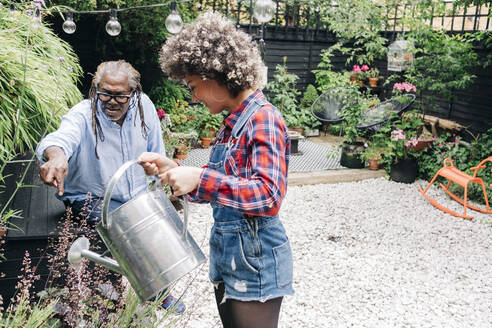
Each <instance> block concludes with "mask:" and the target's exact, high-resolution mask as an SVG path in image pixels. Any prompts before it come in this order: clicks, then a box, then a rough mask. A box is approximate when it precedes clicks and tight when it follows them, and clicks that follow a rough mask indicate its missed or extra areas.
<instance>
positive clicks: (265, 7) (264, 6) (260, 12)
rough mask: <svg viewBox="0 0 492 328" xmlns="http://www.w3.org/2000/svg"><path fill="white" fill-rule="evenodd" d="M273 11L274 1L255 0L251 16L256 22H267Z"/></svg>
mask: <svg viewBox="0 0 492 328" xmlns="http://www.w3.org/2000/svg"><path fill="white" fill-rule="evenodd" d="M274 13H275V3H274V2H273V1H272V0H256V3H255V8H254V9H253V16H254V17H255V18H256V20H257V21H258V22H260V23H261V24H264V23H266V22H269V21H270V20H271V19H272V18H273V15H274Z"/></svg>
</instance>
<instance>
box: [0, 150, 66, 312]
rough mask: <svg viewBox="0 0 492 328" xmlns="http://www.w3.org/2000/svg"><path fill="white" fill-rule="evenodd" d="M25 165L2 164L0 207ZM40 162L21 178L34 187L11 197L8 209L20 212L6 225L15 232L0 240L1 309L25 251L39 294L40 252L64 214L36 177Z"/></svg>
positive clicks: (43, 272)
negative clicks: (0, 251)
mask: <svg viewBox="0 0 492 328" xmlns="http://www.w3.org/2000/svg"><path fill="white" fill-rule="evenodd" d="M32 158H33V157H32V154H31V153H28V154H25V155H24V156H21V157H19V158H16V159H17V160H31V159H32ZM28 163H29V162H17V163H9V164H7V165H6V167H5V170H4V172H3V173H4V175H5V176H6V177H7V178H6V179H5V180H6V181H5V191H4V192H3V193H0V204H2V206H3V205H4V204H6V202H7V200H8V199H9V198H10V196H11V195H12V193H13V191H14V190H15V185H16V182H17V181H19V180H20V177H21V176H22V174H23V173H24V171H25V170H26V168H27V165H28ZM39 165H40V163H39V162H38V161H37V159H35V158H34V161H33V162H31V164H30V166H29V169H28V171H27V173H26V177H25V179H24V182H23V183H24V184H25V185H33V186H35V187H25V188H21V189H19V190H18V191H17V193H16V194H15V196H14V198H13V201H12V202H11V204H10V205H9V206H8V208H11V209H15V210H21V211H22V214H21V216H22V218H20V219H15V218H14V219H11V220H9V222H10V223H11V224H12V225H15V226H17V227H18V228H17V229H11V230H7V231H6V235H4V236H3V237H0V239H2V240H5V244H4V246H3V248H4V252H3V255H4V256H5V257H6V258H7V260H6V261H2V262H3V263H2V264H1V267H2V270H1V271H2V272H3V273H5V276H4V277H0V295H2V296H3V300H4V306H5V304H8V302H9V300H10V298H11V297H12V296H13V295H14V292H15V285H16V283H17V281H18V278H17V276H19V275H21V274H22V272H21V271H20V270H21V268H22V261H23V258H24V254H25V252H26V251H27V252H29V255H30V258H31V262H32V264H33V265H35V266H36V274H39V275H40V278H41V279H40V280H39V281H37V282H36V283H35V285H34V287H35V288H34V290H35V292H37V291H41V290H42V289H43V288H44V284H45V282H46V279H47V277H48V262H47V258H46V254H45V253H44V249H46V246H47V244H48V237H55V236H56V234H57V231H56V226H57V224H58V223H59V221H60V219H61V218H62V216H63V214H64V213H65V206H64V205H63V202H61V201H60V200H59V199H57V198H56V197H55V192H56V188H54V187H51V186H47V185H45V184H44V183H43V182H42V181H41V179H40V177H39Z"/></svg>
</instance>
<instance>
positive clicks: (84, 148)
mask: <svg viewBox="0 0 492 328" xmlns="http://www.w3.org/2000/svg"><path fill="white" fill-rule="evenodd" d="M141 99H142V106H143V111H144V118H145V123H146V125H147V127H148V136H147V138H145V137H144V136H143V135H142V130H141V117H140V114H139V112H138V107H137V105H136V98H135V97H134V98H133V99H132V100H131V103H130V105H129V107H128V112H127V114H126V117H125V120H124V121H123V124H122V125H121V126H120V125H119V124H117V123H116V122H113V121H110V120H109V119H107V117H106V115H105V114H104V113H103V112H102V110H101V106H100V103H99V102H98V113H97V115H98V118H99V122H100V124H101V128H102V131H103V133H104V139H103V140H102V141H101V140H100V139H99V136H98V139H99V140H98V143H97V153H98V155H99V159H98V158H97V157H96V153H95V151H94V149H95V145H96V139H95V136H94V131H93V129H92V113H91V102H90V100H87V99H86V100H83V101H82V102H80V103H78V104H77V105H75V106H74V107H73V108H72V109H71V110H70V111H69V112H68V113H67V114H66V115H65V116H63V118H62V122H61V124H60V127H59V128H58V130H57V131H55V132H53V133H50V134H48V135H47V136H46V137H45V138H44V139H43V140H41V142H40V143H39V144H38V147H37V149H36V155H37V157H38V159H39V160H40V161H41V162H44V160H43V155H44V151H45V150H46V148H48V147H51V146H58V147H60V148H61V149H62V150H63V151H64V152H65V155H66V156H67V158H68V176H67V177H66V178H65V182H64V193H63V195H62V196H61V197H59V196H58V194H56V196H57V197H58V198H59V199H61V200H68V201H70V202H73V201H75V200H83V199H85V198H86V197H87V194H88V193H91V197H104V192H105V189H106V186H107V185H108V183H109V181H110V180H111V177H112V176H113V174H114V173H115V172H116V170H118V168H119V167H120V166H121V165H123V163H125V162H127V161H129V160H135V159H137V158H138V156H139V155H140V154H141V153H143V152H156V153H159V154H163V155H165V150H164V143H163V141H162V131H161V126H160V122H159V118H158V116H157V112H156V110H155V107H154V104H153V103H152V101H151V100H150V99H149V97H147V96H146V95H144V94H142V98H141ZM146 189H147V178H146V176H145V173H144V170H143V169H142V168H141V167H140V166H139V165H132V166H131V167H130V168H129V169H128V170H126V172H125V174H124V175H123V177H122V178H120V180H119V182H118V183H117V184H116V186H115V189H114V191H113V194H112V197H111V199H112V200H114V201H117V202H119V203H125V202H127V201H128V200H130V199H132V198H134V197H135V196H136V195H137V194H139V193H140V192H142V191H145V190H146Z"/></svg>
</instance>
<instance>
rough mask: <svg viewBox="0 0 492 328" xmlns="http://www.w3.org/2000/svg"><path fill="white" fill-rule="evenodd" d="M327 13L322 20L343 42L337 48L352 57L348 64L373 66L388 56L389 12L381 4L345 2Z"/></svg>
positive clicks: (327, 10) (339, 3)
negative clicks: (386, 31) (385, 33)
mask: <svg viewBox="0 0 492 328" xmlns="http://www.w3.org/2000/svg"><path fill="white" fill-rule="evenodd" d="M323 11H325V13H322V15H321V17H322V21H323V22H324V23H326V24H328V28H329V29H330V30H331V31H333V32H334V33H335V34H336V36H337V37H338V39H339V41H338V42H337V44H335V45H334V46H333V48H334V49H336V50H338V51H340V52H341V53H342V54H345V55H347V56H348V58H347V64H350V63H358V64H371V63H372V62H374V61H375V60H376V59H381V58H383V56H384V55H385V54H386V46H385V44H386V43H387V41H388V40H387V39H386V38H384V37H382V36H381V32H382V31H383V27H384V26H383V23H384V21H385V11H384V8H383V7H382V6H380V5H379V4H378V3H377V2H375V1H371V0H345V1H339V2H338V5H337V6H330V7H326V8H323Z"/></svg>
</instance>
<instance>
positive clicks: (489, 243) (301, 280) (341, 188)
mask: <svg viewBox="0 0 492 328" xmlns="http://www.w3.org/2000/svg"><path fill="white" fill-rule="evenodd" d="M426 184H427V183H426V182H425V181H417V182H415V183H414V184H410V185H406V184H400V183H395V182H392V181H387V180H385V179H383V178H379V179H371V180H364V181H360V182H351V183H340V184H326V185H309V186H291V187H289V189H288V192H287V197H286V199H285V200H284V204H283V205H282V209H281V211H280V216H281V220H282V221H283V223H284V225H285V228H286V230H287V233H288V235H289V238H290V240H291V244H292V249H293V253H294V289H295V291H296V294H295V295H294V296H290V297H286V298H285V299H284V302H283V306H282V310H281V314H280V324H279V327H310V328H311V327H375V328H376V327H377V328H379V327H405V328H407V327H419V328H420V327H446V328H450V327H457V328H458V327H459V328H463V327H467V328H472V327H484V328H490V327H492V283H491V282H492V281H491V280H492V215H490V214H489V215H486V214H481V213H478V212H473V211H471V213H473V214H474V215H475V218H474V219H473V220H471V221H469V220H464V219H460V218H455V217H453V216H450V215H448V214H445V213H443V212H441V211H439V210H437V209H436V208H434V207H433V206H432V205H430V204H429V203H428V202H427V201H426V200H425V199H424V198H423V197H422V195H421V194H420V193H419V192H418V190H417V185H421V186H423V187H425V186H426ZM429 195H430V196H431V197H433V198H435V199H436V200H438V201H439V202H441V203H442V204H444V205H445V206H447V207H449V208H451V209H454V210H455V211H457V212H461V211H462V207H461V206H460V205H459V204H457V203H456V202H454V201H452V200H450V199H448V198H447V197H446V196H445V195H444V192H442V191H441V190H439V189H437V188H435V189H431V190H429ZM211 224H212V219H211V209H210V207H209V206H208V205H198V204H192V205H191V211H190V231H191V232H192V234H193V236H194V238H195V240H196V241H197V242H198V243H199V244H201V245H202V250H203V252H204V253H205V254H208V234H209V230H210V227H211ZM173 294H174V295H175V296H179V295H183V296H182V297H183V300H184V302H185V303H186V305H187V311H186V312H185V314H183V315H176V314H173V315H171V316H170V317H169V318H168V320H166V322H169V321H172V322H173V324H172V326H173V327H192V328H195V327H207V328H209V327H221V325H220V320H219V317H218V313H217V310H216V306H215V299H214V296H213V287H212V285H211V284H210V283H209V281H208V264H206V265H203V266H202V267H200V269H197V270H195V271H194V272H193V273H191V274H190V275H188V276H187V277H185V278H183V279H181V280H180V281H179V282H178V284H177V285H176V286H175V288H174V290H173Z"/></svg>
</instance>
